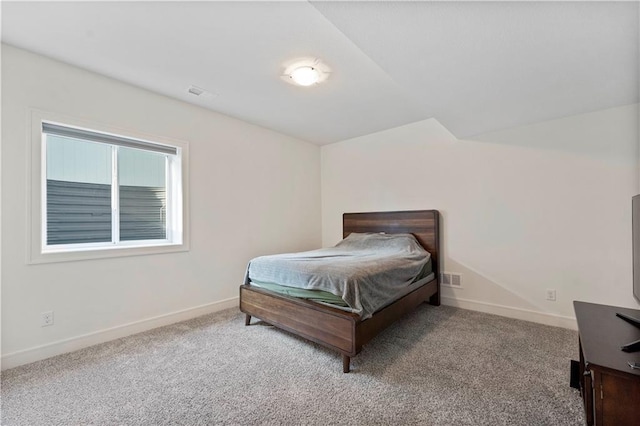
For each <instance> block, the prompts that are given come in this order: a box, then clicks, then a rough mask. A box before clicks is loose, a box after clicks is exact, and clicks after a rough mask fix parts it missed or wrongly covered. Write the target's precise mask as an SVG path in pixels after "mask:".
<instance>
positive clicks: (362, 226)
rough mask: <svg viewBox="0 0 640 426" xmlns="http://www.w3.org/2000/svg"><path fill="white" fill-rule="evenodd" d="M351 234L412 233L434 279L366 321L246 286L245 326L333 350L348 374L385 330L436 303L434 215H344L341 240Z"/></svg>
mask: <svg viewBox="0 0 640 426" xmlns="http://www.w3.org/2000/svg"><path fill="white" fill-rule="evenodd" d="M351 233H358V234H360V233H385V234H412V235H413V236H414V237H415V239H416V240H417V241H418V243H419V244H420V245H421V246H422V247H423V248H424V249H425V250H427V251H428V252H429V254H430V258H431V262H430V263H431V273H432V275H431V276H432V277H433V278H432V279H426V280H422V282H420V283H419V286H418V287H417V288H413V289H412V290H411V291H410V292H409V293H407V294H405V295H403V296H402V297H400V298H399V299H397V300H395V301H393V302H390V303H388V304H386V305H385V306H382V307H381V308H380V309H378V310H377V311H375V312H374V313H373V314H371V315H370V316H368V317H367V318H363V317H362V315H361V314H358V313H355V312H350V311H346V310H344V309H340V308H339V307H334V306H329V305H327V304H323V303H321V302H318V301H313V300H307V299H301V298H297V297H292V296H287V295H283V294H278V293H276V292H274V291H271V290H269V289H267V288H263V287H258V286H256V285H251V283H250V282H249V283H248V284H243V285H241V286H240V310H241V311H242V312H243V313H244V314H245V315H246V317H245V325H247V326H248V325H250V323H251V318H252V317H255V318H258V319H260V320H262V321H264V322H266V323H269V324H271V325H273V326H275V327H278V328H280V329H282V330H286V331H288V332H290V333H293V334H296V335H298V336H300V337H303V338H305V339H307V340H310V341H313V342H315V343H318V344H320V345H323V346H325V347H327V348H329V349H332V350H335V351H337V352H339V353H341V354H342V368H343V372H344V373H348V372H349V370H350V363H351V357H353V356H355V355H357V354H358V353H359V352H360V351H361V350H362V347H363V346H364V345H365V344H366V343H367V342H369V341H370V340H371V339H373V338H374V337H375V336H376V335H377V334H378V333H380V332H381V331H382V330H384V329H385V328H386V327H387V326H389V325H390V324H392V323H393V322H395V321H396V320H397V319H399V318H400V317H402V316H403V315H405V314H406V313H408V312H410V311H412V310H413V309H415V308H416V307H417V306H418V305H420V304H421V303H423V302H429V303H430V304H432V305H436V306H437V305H439V304H440V283H439V279H438V277H439V270H438V265H439V263H438V255H439V213H438V211H437V210H415V211H399V212H368V213H345V214H344V215H343V217H342V234H343V238H347V237H348V236H349V235H350V234H351Z"/></svg>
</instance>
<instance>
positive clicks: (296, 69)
mask: <svg viewBox="0 0 640 426" xmlns="http://www.w3.org/2000/svg"><path fill="white" fill-rule="evenodd" d="M330 72H331V70H330V69H329V67H327V65H326V64H323V63H322V62H321V61H320V60H319V59H317V58H299V59H295V60H292V61H289V62H288V63H286V64H285V70H284V74H283V75H282V79H283V80H285V81H286V82H288V83H291V84H294V85H296V86H313V85H315V84H318V83H321V82H323V81H325V80H326V79H327V78H328V77H329V74H330Z"/></svg>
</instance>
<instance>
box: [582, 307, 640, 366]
mask: <svg viewBox="0 0 640 426" xmlns="http://www.w3.org/2000/svg"><path fill="white" fill-rule="evenodd" d="M573 307H574V309H575V312H576V320H577V321H578V332H579V333H580V343H581V346H582V353H583V355H584V361H585V362H586V363H588V364H593V365H597V366H600V367H605V368H610V369H612V370H617V371H621V372H624V373H629V374H633V375H636V376H640V370H638V369H632V368H631V367H629V364H628V363H629V362H637V363H640V352H632V353H628V352H623V351H621V350H620V346H622V345H624V344H627V343H631V342H633V341H636V340H639V339H640V328H638V327H635V326H633V325H631V324H629V323H628V322H626V321H624V320H623V319H622V318H618V317H617V316H616V313H618V312H619V313H621V314H626V315H629V316H631V317H634V318H638V319H640V310H637V309H629V308H619V307H616V306H607V305H598V304H596V303H587V302H577V301H576V302H573Z"/></svg>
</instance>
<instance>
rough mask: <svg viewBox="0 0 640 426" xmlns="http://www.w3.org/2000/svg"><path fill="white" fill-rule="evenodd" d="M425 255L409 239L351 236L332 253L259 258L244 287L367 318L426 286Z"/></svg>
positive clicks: (428, 267)
mask: <svg viewBox="0 0 640 426" xmlns="http://www.w3.org/2000/svg"><path fill="white" fill-rule="evenodd" d="M430 273H431V255H430V254H429V252H428V251H426V250H425V249H424V248H423V247H422V246H421V245H420V243H418V241H417V240H416V239H415V237H414V236H413V235H411V234H367V233H352V234H350V235H349V236H348V237H347V238H345V239H344V240H342V241H341V242H339V243H338V244H337V245H336V246H334V247H332V248H326V249H319V250H312V251H308V252H299V253H286V254H281V255H270V256H261V257H258V258H255V259H252V260H251V262H249V265H248V266H247V273H246V275H245V284H252V285H256V286H257V287H262V288H265V289H268V290H270V291H273V292H276V293H279V294H283V295H287V296H292V297H300V298H305V299H310V300H314V301H316V302H319V303H325V304H330V305H332V306H336V307H340V308H342V309H347V310H350V311H351V312H354V313H356V314H358V315H359V316H360V317H361V318H362V319H366V318H368V317H370V316H371V315H372V314H373V313H374V312H376V311H377V310H379V309H380V308H382V307H384V306H386V305H388V304H389V303H390V302H392V301H395V300H397V299H399V298H400V297H402V296H404V295H405V294H407V293H409V292H411V291H412V290H414V289H415V288H418V287H420V286H421V285H422V284H424V283H425V282H427V281H426V280H424V279H425V277H427V276H428V275H429V274H430Z"/></svg>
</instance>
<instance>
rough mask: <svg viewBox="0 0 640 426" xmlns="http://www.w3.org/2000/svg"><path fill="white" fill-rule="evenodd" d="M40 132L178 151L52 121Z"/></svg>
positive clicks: (43, 124) (160, 151)
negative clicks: (60, 124)
mask: <svg viewBox="0 0 640 426" xmlns="http://www.w3.org/2000/svg"><path fill="white" fill-rule="evenodd" d="M42 132H43V133H47V134H50V135H56V136H63V137H67V138H74V139H81V140H86V141H91V142H98V143H106V144H110V145H117V146H124V147H127V148H134V149H142V150H145V151H153V152H159V153H162V154H169V155H176V154H177V153H178V149H177V148H176V147H174V146H169V145H160V144H155V143H151V142H145V141H141V140H137V139H130V138H125V137H122V136H116V135H109V134H106V133H98V132H92V131H91V130H84V129H77V128H74V127H66V126H59V125H57V124H53V123H46V122H43V123H42Z"/></svg>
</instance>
